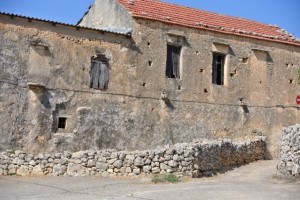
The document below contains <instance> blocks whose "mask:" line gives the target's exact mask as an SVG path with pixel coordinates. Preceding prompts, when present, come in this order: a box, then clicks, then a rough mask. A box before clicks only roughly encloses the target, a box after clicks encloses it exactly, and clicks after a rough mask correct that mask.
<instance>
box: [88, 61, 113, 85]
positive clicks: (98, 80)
mask: <svg viewBox="0 0 300 200" xmlns="http://www.w3.org/2000/svg"><path fill="white" fill-rule="evenodd" d="M91 65H92V66H91V85H90V87H91V88H93V89H99V90H105V89H107V88H108V81H109V65H108V59H107V58H106V57H105V56H104V55H98V56H97V57H93V58H92V64H91Z"/></svg>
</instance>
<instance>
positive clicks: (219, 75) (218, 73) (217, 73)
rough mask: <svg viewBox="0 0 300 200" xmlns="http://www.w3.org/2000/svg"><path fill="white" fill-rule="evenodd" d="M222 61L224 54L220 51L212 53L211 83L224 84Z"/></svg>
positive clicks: (223, 60)
mask: <svg viewBox="0 0 300 200" xmlns="http://www.w3.org/2000/svg"><path fill="white" fill-rule="evenodd" d="M224 62H225V55H224V54H220V53H214V54H213V64H212V65H213V66H212V67H213V73H212V83H213V84H216V85H224Z"/></svg>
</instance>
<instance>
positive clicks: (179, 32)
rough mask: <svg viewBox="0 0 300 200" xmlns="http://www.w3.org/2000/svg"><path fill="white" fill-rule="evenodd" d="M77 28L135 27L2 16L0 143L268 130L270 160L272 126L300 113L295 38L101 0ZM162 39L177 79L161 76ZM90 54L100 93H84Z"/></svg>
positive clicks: (80, 143) (71, 147) (136, 143)
mask: <svg viewBox="0 0 300 200" xmlns="http://www.w3.org/2000/svg"><path fill="white" fill-rule="evenodd" d="M103 2H105V3H103ZM101 3H103V6H105V9H104V10H105V12H97V6H98V7H99V5H100V4H101ZM93 9H94V10H93ZM101 13H102V16H101ZM105 13H110V15H111V17H110V18H109V19H111V20H109V19H107V18H105V16H104V14H105ZM120 13H122V14H123V15H122V16H125V17H124V18H122V17H121V16H120V15H119V14H120ZM100 18H101V19H102V20H100ZM80 25H81V26H88V27H90V28H102V29H107V28H111V30H120V29H126V30H132V34H131V35H128V34H117V33H112V32H108V31H99V30H93V29H88V28H83V27H82V28H80V27H78V26H77V27H74V26H68V25H62V24H57V25H56V26H53V23H49V22H45V21H39V20H34V19H31V20H28V19H27V18H22V17H13V18H12V17H11V16H8V15H1V18H0V42H1V47H0V52H1V55H0V67H1V73H0V77H1V80H2V81H1V82H0V88H1V93H0V121H1V122H5V123H2V124H1V125H0V133H1V138H2V139H1V142H0V150H5V149H8V148H11V149H19V148H21V149H22V150H24V151H26V152H30V153H32V152H57V151H60V152H62V151H65V150H68V151H72V152H75V151H79V150H89V149H92V150H95V151H96V150H100V149H107V148H114V149H117V150H123V149H129V150H135V149H149V148H155V147H157V146H159V145H165V144H174V143H178V142H191V141H193V140H194V139H196V138H207V139H217V138H240V139H247V138H253V137H254V136H260V135H264V136H267V143H268V149H269V150H270V152H271V154H272V155H273V156H276V155H277V154H278V152H279V139H280V130H281V129H282V127H286V126H290V125H292V124H295V123H297V121H299V120H300V119H299V114H298V113H299V110H298V109H299V108H297V107H296V106H295V103H294V102H295V96H296V94H297V92H299V91H300V85H298V84H297V73H296V70H297V66H298V65H299V64H300V47H299V46H297V45H288V44H282V43H276V42H271V41H266V40H259V39H251V38H245V37H242V36H236V35H230V34H224V33H218V32H212V31H209V30H205V29H203V30H201V29H193V28H188V27H182V26H179V25H170V24H166V23H163V22H158V21H151V20H143V19H135V18H132V17H131V16H130V15H129V14H128V12H127V11H126V9H125V8H124V7H122V6H121V5H119V4H117V3H116V2H115V1H109V2H108V1H106V0H105V1H102V2H101V1H96V2H95V4H94V6H93V7H92V8H91V12H89V13H88V14H87V15H86V16H85V17H84V18H83V19H82V21H81V24H80ZM170 43H171V44H177V45H180V46H181V47H182V49H181V55H180V62H181V63H180V66H181V67H180V75H181V76H180V79H174V78H166V73H165V71H166V59H167V45H168V44H170ZM213 52H219V53H222V54H224V55H226V63H225V72H224V85H215V84H212V57H213ZM98 54H101V55H105V56H106V57H107V58H108V60H109V61H108V62H109V70H110V71H109V82H108V88H107V89H106V90H95V89H92V88H90V82H91V75H90V71H91V58H92V57H93V56H94V55H98ZM60 117H62V118H65V119H66V124H65V125H66V126H65V128H63V129H59V128H58V121H59V118H60Z"/></svg>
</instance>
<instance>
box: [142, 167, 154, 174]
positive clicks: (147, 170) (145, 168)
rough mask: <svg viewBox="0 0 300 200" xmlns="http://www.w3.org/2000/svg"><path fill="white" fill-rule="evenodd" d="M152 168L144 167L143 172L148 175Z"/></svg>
mask: <svg viewBox="0 0 300 200" xmlns="http://www.w3.org/2000/svg"><path fill="white" fill-rule="evenodd" d="M151 168H152V167H151V166H149V165H146V166H144V167H143V172H145V173H148V172H150V170H151Z"/></svg>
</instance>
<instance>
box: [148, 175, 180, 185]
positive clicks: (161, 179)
mask: <svg viewBox="0 0 300 200" xmlns="http://www.w3.org/2000/svg"><path fill="white" fill-rule="evenodd" d="M151 181H152V182H153V183H178V182H179V178H178V177H177V176H176V175H174V174H166V175H155V176H154V177H153V178H152V180H151Z"/></svg>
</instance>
